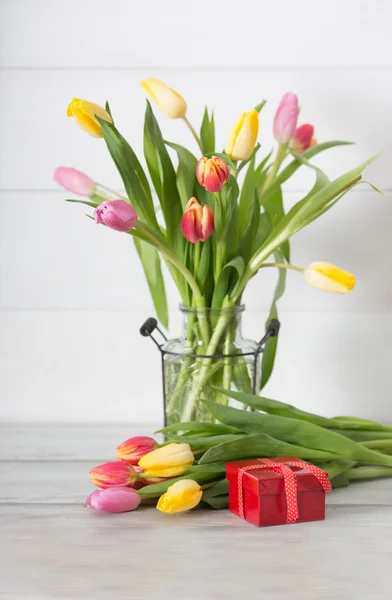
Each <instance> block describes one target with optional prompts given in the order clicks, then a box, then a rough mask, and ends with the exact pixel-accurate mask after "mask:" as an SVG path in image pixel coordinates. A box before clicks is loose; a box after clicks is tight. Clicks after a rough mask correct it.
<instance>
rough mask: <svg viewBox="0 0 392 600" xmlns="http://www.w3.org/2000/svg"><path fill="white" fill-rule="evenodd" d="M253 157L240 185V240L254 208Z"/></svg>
mask: <svg viewBox="0 0 392 600" xmlns="http://www.w3.org/2000/svg"><path fill="white" fill-rule="evenodd" d="M254 167H255V157H254V156H253V158H252V159H251V161H250V162H249V166H248V170H247V172H246V175H245V179H244V183H243V185H242V190H241V196H240V203H239V210H238V230H239V235H240V238H242V237H243V235H244V232H245V230H246V228H247V226H248V224H249V222H250V219H251V217H252V212H253V208H254V197H255V171H254Z"/></svg>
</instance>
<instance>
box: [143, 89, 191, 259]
mask: <svg viewBox="0 0 392 600" xmlns="http://www.w3.org/2000/svg"><path fill="white" fill-rule="evenodd" d="M144 155H145V158H146V162H147V166H148V170H149V172H150V175H151V179H152V181H153V184H154V188H155V191H156V193H157V195H158V198H159V201H160V204H161V207H162V213H163V217H164V219H165V224H166V232H167V239H168V242H169V244H170V245H171V246H172V247H173V249H174V250H175V252H176V254H177V256H178V257H179V258H180V259H182V257H183V253H184V248H185V238H184V237H183V235H182V233H181V229H180V221H181V217H182V204H181V198H180V195H179V192H178V189H177V178H176V172H175V170H174V167H173V164H172V162H171V160H170V156H169V154H168V151H167V149H166V146H165V142H164V140H163V137H162V133H161V130H160V128H159V125H158V122H157V120H156V118H155V116H154V113H153V111H152V109H151V105H150V103H149V102H148V101H147V106H146V115H145V123H144Z"/></svg>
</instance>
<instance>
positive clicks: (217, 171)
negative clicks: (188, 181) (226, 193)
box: [196, 156, 230, 192]
mask: <svg viewBox="0 0 392 600" xmlns="http://www.w3.org/2000/svg"><path fill="white" fill-rule="evenodd" d="M196 177H197V181H198V182H199V183H200V185H201V186H203V187H204V188H205V189H206V190H207V192H220V191H221V189H222V188H223V186H224V185H225V183H226V181H227V180H228V179H229V177H230V169H229V166H228V164H227V162H226V161H224V160H223V158H219V156H212V157H211V158H205V157H204V156H203V157H202V158H201V159H200V160H199V162H198V163H197V167H196Z"/></svg>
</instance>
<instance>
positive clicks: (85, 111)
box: [67, 98, 113, 137]
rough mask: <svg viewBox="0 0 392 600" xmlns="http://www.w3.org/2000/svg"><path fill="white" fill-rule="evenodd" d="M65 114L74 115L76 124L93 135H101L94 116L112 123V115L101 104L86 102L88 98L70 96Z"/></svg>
mask: <svg viewBox="0 0 392 600" xmlns="http://www.w3.org/2000/svg"><path fill="white" fill-rule="evenodd" d="M67 116H68V117H75V119H76V122H77V124H78V125H80V127H81V128H82V129H84V130H85V131H87V133H89V134H90V135H92V136H93V137H103V134H102V129H101V126H100V124H99V122H98V120H97V119H96V118H95V117H96V116H98V117H99V118H100V119H103V120H104V121H108V123H113V120H112V117H111V116H110V115H109V113H108V112H107V111H106V110H105V109H104V108H102V106H99V105H98V104H94V102H88V100H79V98H72V101H71V102H70V103H69V105H68V108H67Z"/></svg>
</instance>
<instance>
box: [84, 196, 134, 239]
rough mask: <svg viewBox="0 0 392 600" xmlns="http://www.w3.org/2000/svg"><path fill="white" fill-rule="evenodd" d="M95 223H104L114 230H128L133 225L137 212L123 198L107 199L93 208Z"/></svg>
mask: <svg viewBox="0 0 392 600" xmlns="http://www.w3.org/2000/svg"><path fill="white" fill-rule="evenodd" d="M94 217H95V222H96V223H105V225H107V226H108V227H110V228H111V229H115V230H116V231H123V232H125V231H130V230H131V229H133V227H135V225H136V221H137V214H136V211H135V209H134V208H133V206H131V205H130V204H129V202H125V200H107V201H106V202H102V204H100V205H99V206H97V208H96V209H95V210H94Z"/></svg>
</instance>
